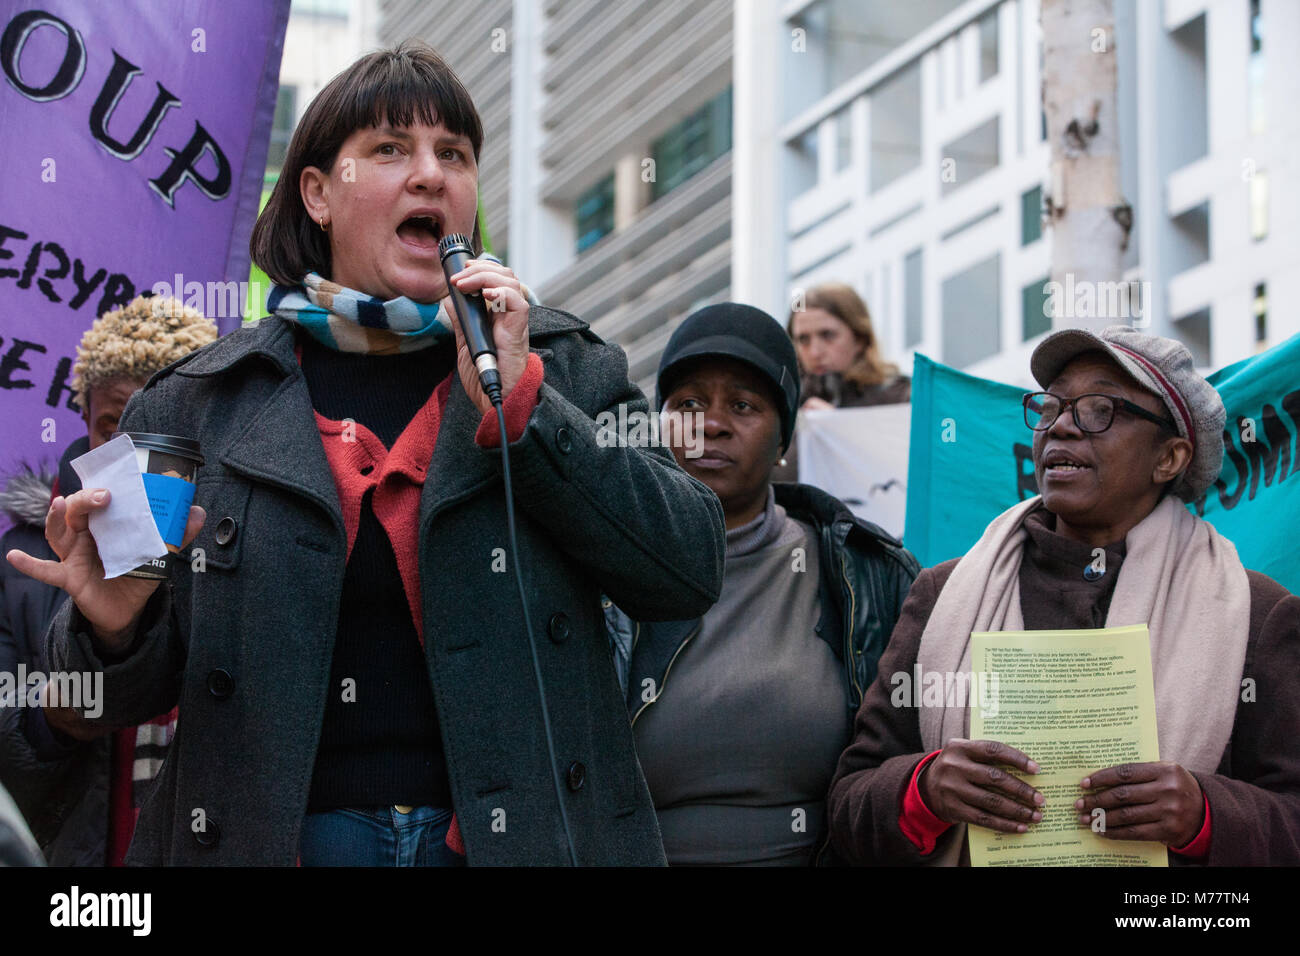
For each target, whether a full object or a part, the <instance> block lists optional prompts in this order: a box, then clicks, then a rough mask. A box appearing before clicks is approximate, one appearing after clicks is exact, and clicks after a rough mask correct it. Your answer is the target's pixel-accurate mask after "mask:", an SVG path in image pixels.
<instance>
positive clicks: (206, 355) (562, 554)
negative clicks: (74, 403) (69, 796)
mask: <svg viewBox="0 0 1300 956" xmlns="http://www.w3.org/2000/svg"><path fill="white" fill-rule="evenodd" d="M481 145H482V126H481V124H480V121H479V117H478V114H477V112H476V110H475V108H474V104H473V103H472V101H471V100H470V97H469V95H468V93H467V92H466V90H465V89H464V87H463V86H462V85H461V83H460V81H459V80H458V79H457V77H456V76H455V74H454V73H453V72H452V71H451V70H450V68H448V67H447V65H446V64H445V63H444V62H443V61H442V59H441V58H439V57H438V56H437V54H435V53H434V52H433V51H432V50H430V49H429V48H428V47H426V46H424V45H422V44H418V43H406V44H402V45H401V46H399V47H397V48H395V49H393V50H387V51H383V52H378V53H374V54H371V55H369V56H366V57H364V58H362V59H361V60H359V61H357V62H356V63H355V64H353V65H352V66H351V67H350V68H348V69H347V70H345V71H344V72H343V73H341V74H340V75H339V76H337V77H336V78H335V79H334V80H333V81H331V83H330V84H329V85H328V86H327V87H326V88H325V89H324V90H322V91H321V93H320V94H319V95H318V96H317V97H316V99H315V100H314V101H313V102H312V104H311V105H310V106H309V107H308V109H307V112H306V114H305V115H304V116H303V119H302V121H301V123H300V124H299V126H298V129H297V131H296V132H295V134H294V137H293V141H292V143H291V144H290V147H289V152H288V156H287V159H286V162H285V166H284V171H283V175H282V176H281V178H280V181H279V182H278V184H277V185H276V187H275V191H274V193H273V195H272V197H271V199H270V201H269V202H268V203H267V206H266V208H265V210H264V211H263V212H262V214H261V216H260V217H259V218H258V221H257V225H256V227H255V228H254V231H253V237H252V244H251V245H252V253H253V259H254V261H256V262H257V264H258V265H259V266H261V268H262V269H263V270H265V272H266V273H267V274H268V275H269V276H270V277H271V278H272V279H273V280H274V281H275V282H276V283H277V286H276V288H275V290H274V291H273V292H272V294H271V296H270V299H269V302H268V310H269V311H270V312H271V313H272V314H271V315H270V316H268V317H267V318H264V319H262V320H261V322H260V323H258V324H257V325H256V326H255V327H251V328H244V329H241V330H239V331H237V332H235V333H233V334H231V335H228V336H225V337H224V338H222V339H219V340H218V341H217V342H215V343H213V344H212V345H211V346H209V347H207V348H204V349H202V350H200V351H199V352H197V353H195V354H194V355H192V356H191V357H190V358H188V359H187V360H184V361H182V362H179V363H176V364H175V365H173V366H171V367H170V368H169V369H166V370H164V371H163V372H161V373H159V374H158V375H156V376H155V377H154V378H153V379H152V380H151V381H150V383H149V384H148V385H147V386H146V387H145V388H144V389H143V390H142V391H141V392H140V393H138V394H137V395H136V397H135V398H134V399H133V400H132V401H131V403H130V405H128V407H127V409H126V411H125V413H124V414H123V417H122V423H121V428H122V430H123V431H126V432H150V433H162V434H169V435H176V436H181V437H185V438H190V439H194V440H197V441H198V442H199V444H200V449H201V454H202V455H203V457H204V460H205V463H204V465H203V466H202V467H201V468H200V470H199V476H198V483H197V489H196V494H195V502H196V505H197V507H195V508H194V509H193V510H192V512H191V516H190V523H189V527H188V528H187V536H186V547H185V548H184V549H183V550H182V552H181V554H180V555H179V558H180V560H178V561H177V562H176V563H175V565H174V568H173V570H172V572H171V577H170V579H169V580H167V581H164V582H162V583H161V585H159V584H158V582H156V581H148V580H144V579H140V578H133V577H118V578H113V579H110V580H105V578H104V572H103V567H102V564H101V563H100V561H99V557H98V552H97V550H96V545H95V541H94V539H93V538H92V537H91V535H90V533H89V530H88V523H87V522H88V518H89V516H90V514H92V513H93V512H94V511H96V510H97V509H101V508H104V507H106V506H107V504H108V501H107V500H106V495H104V494H102V493H101V492H99V491H98V490H97V489H94V488H88V489H85V490H83V491H81V492H79V493H77V494H75V495H72V496H70V497H69V498H67V499H63V498H58V499H55V501H54V503H53V505H52V507H51V510H50V514H49V516H48V519H47V522H46V536H47V537H48V539H49V540H50V543H51V545H52V547H53V548H54V551H55V552H56V554H57V555H58V557H59V559H60V560H59V561H49V562H42V561H37V560H35V559H33V558H30V557H28V556H26V555H24V554H22V553H21V552H11V553H10V556H9V558H10V561H11V562H12V563H13V564H14V565H15V566H16V567H18V568H19V570H22V571H24V572H25V573H27V574H30V575H31V576H33V577H36V578H39V579H40V580H43V581H47V582H49V583H51V584H54V585H56V586H58V587H61V588H63V589H64V590H65V591H67V593H68V594H69V595H70V596H71V597H72V600H71V601H68V602H66V603H65V604H64V606H63V609H62V610H61V611H60V613H59V615H58V616H57V617H56V618H55V620H54V622H53V624H52V625H51V629H50V633H49V635H48V636H47V643H48V650H49V652H50V661H51V664H50V666H51V669H58V670H67V671H88V672H94V673H95V674H98V673H101V672H102V674H103V686H104V694H103V697H104V704H103V714H102V716H101V717H100V718H99V719H98V720H97V721H93V722H87V724H86V726H87V729H86V731H85V732H86V733H94V732H97V731H99V730H101V729H102V730H106V729H108V728H112V727H122V726H130V725H135V724H140V723H142V722H144V721H146V720H148V719H149V718H150V717H153V716H154V715H156V714H160V713H165V712H166V711H168V710H169V709H170V708H171V707H173V706H175V705H177V704H179V707H180V718H179V722H178V728H177V733H176V737H175V739H174V741H173V743H172V746H171V750H170V752H169V754H168V757H167V760H166V763H165V765H164V767H163V769H162V771H161V773H160V775H159V779H158V782H157V785H156V787H155V789H154V790H153V792H152V793H151V794H150V796H149V797H148V798H147V799H146V801H145V803H144V805H143V807H142V809H141V814H140V820H139V824H138V827H137V829H136V833H135V839H134V843H133V845H132V847H131V850H130V853H129V854H128V857H127V860H128V862H131V863H140V864H153V865H163V864H183V865H195V864H208V863H219V864H254V865H259V864H261V865H264V864H281V865H292V864H294V863H295V862H301V863H302V864H303V865H458V864H461V863H464V862H466V861H468V863H470V864H474V865H479V864H566V863H569V862H577V863H580V864H599V865H622V864H657V863H662V862H663V859H664V856H663V849H662V846H661V843H660V837H659V830H658V828H657V825H656V822H655V814H654V807H653V805H652V803H651V801H650V797H649V794H648V792H647V789H646V785H645V780H644V778H643V776H642V774H641V771H640V768H639V766H638V764H637V760H636V756H635V753H634V750H633V744H632V736H631V732H630V729H629V726H628V721H627V715H626V709H625V705H624V704H623V700H622V696H621V694H620V691H619V685H618V681H617V678H616V676H615V673H614V670H613V668H612V667H611V663H610V659H609V652H608V649H607V645H606V641H605V637H604V631H603V624H602V619H601V614H600V604H599V595H600V594H601V592H602V591H603V592H604V593H606V594H608V595H609V596H610V597H611V598H612V599H614V600H616V601H617V602H618V604H619V605H620V606H621V607H623V608H624V609H625V610H627V611H628V612H629V613H631V614H633V615H635V616H637V617H642V618H646V619H682V618H685V617H690V616H693V615H695V616H698V615H700V614H702V613H704V611H705V610H707V609H708V607H709V606H710V605H711V604H712V603H713V602H714V601H715V600H716V599H717V596H718V593H719V589H720V586H721V580H722V563H723V546H722V542H723V522H722V512H721V508H720V506H719V504H718V501H717V498H716V497H714V495H713V494H712V492H710V491H709V490H708V489H707V488H705V487H704V486H703V485H701V484H699V483H698V482H696V481H695V480H694V479H692V478H690V477H688V476H687V475H686V474H685V473H684V472H683V471H682V470H681V469H680V468H679V467H678V466H677V465H676V463H675V462H674V461H673V458H672V455H671V454H670V453H669V452H668V451H666V450H663V449H657V448H633V447H625V446H621V445H619V446H612V445H611V447H603V446H604V445H607V444H610V443H608V442H598V441H597V424H596V416H597V415H599V414H600V413H601V412H605V411H613V412H614V413H615V414H616V413H617V410H618V408H619V406H621V405H625V406H627V409H628V411H629V413H630V412H632V411H640V412H642V413H645V412H646V411H647V403H646V399H645V397H644V396H643V395H642V393H641V392H640V390H639V389H637V388H636V387H635V386H634V385H632V384H630V383H629V381H628V372H627V361H626V357H625V356H624V354H623V352H622V350H621V349H619V348H618V347H617V346H614V345H609V344H606V343H605V342H603V341H601V340H600V339H599V338H598V337H597V336H595V335H594V334H593V333H592V332H591V331H590V330H589V329H588V327H587V325H586V324H585V323H583V322H582V321H581V320H579V319H577V318H575V317H574V316H571V315H568V314H567V313H564V312H559V311H555V310H551V309H545V308H541V307H539V306H533V307H532V308H530V307H529V304H528V302H527V300H526V298H525V296H524V295H523V293H522V291H521V287H520V284H519V280H518V279H517V278H516V277H515V276H514V274H513V273H512V272H511V271H510V270H509V269H508V268H506V267H505V266H503V265H501V264H500V263H496V262H489V261H487V260H484V259H473V260H470V262H469V264H468V265H466V266H465V267H464V268H463V269H462V270H460V271H459V272H458V273H456V274H455V275H453V276H452V278H451V282H452V284H453V285H454V286H455V287H456V289H457V290H459V292H461V293H463V294H464V295H466V296H471V297H472V296H482V297H483V299H484V300H485V301H486V303H487V307H488V314H489V315H490V316H491V317H492V318H493V319H494V322H493V326H492V332H491V334H492V337H493V340H494V343H495V346H496V351H497V360H498V366H499V374H500V379H501V385H502V393H503V396H504V420H505V430H506V435H505V436H504V438H503V437H502V436H501V435H500V431H499V426H498V418H497V415H496V411H495V410H494V409H493V406H492V404H491V402H490V401H489V399H488V397H487V396H486V395H485V394H484V391H483V389H482V388H481V387H480V384H479V381H478V375H477V372H476V371H475V369H474V364H473V360H472V358H471V356H470V355H469V353H468V350H467V349H466V348H465V346H464V342H463V336H462V334H461V330H460V328H459V326H458V323H457V322H456V320H455V316H454V315H453V314H452V307H451V305H450V299H449V297H448V286H447V280H446V279H445V278H444V274H443V271H442V268H441V265H440V261H439V252H438V245H439V239H440V238H441V237H443V236H446V235H450V234H454V233H463V234H464V235H467V236H471V235H472V236H473V237H475V238H474V241H473V247H474V249H475V250H478V248H479V245H478V242H477V236H478V230H477V222H476V210H477V191H478V158H479V151H480V147H481ZM502 441H505V443H506V444H507V446H508V451H509V457H510V464H509V468H510V480H511V486H512V489H513V497H514V503H515V507H516V522H515V524H516V532H517V533H516V536H515V537H516V539H517V550H516V549H512V547H511V537H512V536H511V534H510V533H509V528H508V523H507V513H506V495H505V482H504V475H503V463H502V460H501V448H500V444H501V442H502ZM200 558H201V560H200ZM516 561H518V562H519V567H518V568H516V567H514V562H516ZM517 572H521V573H522V580H523V581H526V582H528V585H527V588H526V593H527V602H528V603H527V612H528V616H529V618H530V619H531V622H532V629H531V630H532V632H531V633H530V631H529V629H528V628H527V627H526V626H525V617H524V613H523V608H522V607H521V595H520V591H519V590H517V589H516V573H517ZM534 639H535V642H534ZM530 643H532V644H533V647H535V650H534V649H533V648H530ZM540 685H544V688H545V696H542V695H541V693H539V686H540ZM96 725H97V726H96Z"/></svg>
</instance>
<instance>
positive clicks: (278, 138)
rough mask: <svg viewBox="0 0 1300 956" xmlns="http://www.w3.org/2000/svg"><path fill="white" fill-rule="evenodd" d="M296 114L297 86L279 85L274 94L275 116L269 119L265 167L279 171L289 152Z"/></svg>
mask: <svg viewBox="0 0 1300 956" xmlns="http://www.w3.org/2000/svg"><path fill="white" fill-rule="evenodd" d="M297 115H298V87H296V86H281V87H280V89H279V91H278V92H277V93H276V95H275V116H274V117H273V118H272V120H271V144H270V146H269V147H268V148H267V151H266V168H267V169H268V170H273V171H277V172H278V171H279V169H280V167H282V166H283V165H284V157H285V155H286V154H287V153H288V152H289V140H290V139H291V138H292V137H293V127H294V120H295V118H296V117H297Z"/></svg>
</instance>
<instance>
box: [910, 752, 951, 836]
mask: <svg viewBox="0 0 1300 956" xmlns="http://www.w3.org/2000/svg"><path fill="white" fill-rule="evenodd" d="M940 753H941V751H939V750H936V751H934V753H931V754H928V755H927V756H926V757H925V759H924V760H922V761H921V762H920V763H918V764H917V765H916V769H915V770H913V771H912V780H911V782H910V783H909V784H908V785H907V792H906V793H905V794H903V812H902V813H900V814H899V815H898V829H900V830H902V831H903V836H905V837H907V838H908V839H909V840H911V841H912V843H913V845H915V847H916V848H917V849H918V850H920V851H921V853H922V854H926V853H933V852H934V844H935V842H936V841H937V840H938V839H939V837H941V836H943V834H944V831H946V830H947V829H948V827H950V826H952V824H950V823H947V822H945V821H943V820H940V819H939V818H938V817H936V816H935V815H934V814H933V813H931V812H930V808H929V807H927V806H926V805H925V801H924V800H922V799H921V788H920V786H918V785H917V782H916V781H917V779H918V778H919V777H920V776H921V771H922V770H924V769H925V765H926V764H928V763H929V762H930V761H931V760H933V759H934V758H935V757H937V756H939V754H940Z"/></svg>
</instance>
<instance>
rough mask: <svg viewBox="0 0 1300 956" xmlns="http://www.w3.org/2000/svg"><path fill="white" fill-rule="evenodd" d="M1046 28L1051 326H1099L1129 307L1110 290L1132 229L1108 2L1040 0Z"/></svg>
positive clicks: (1112, 15) (1111, 12) (1126, 315)
mask: <svg viewBox="0 0 1300 956" xmlns="http://www.w3.org/2000/svg"><path fill="white" fill-rule="evenodd" d="M1042 28H1043V111H1044V112H1045V114H1046V116H1047V140H1048V143H1049V144H1050V146H1051V156H1052V160H1051V175H1050V178H1049V182H1048V184H1047V188H1046V190H1045V192H1046V197H1045V202H1044V205H1045V207H1046V215H1047V222H1048V226H1049V227H1050V229H1051V242H1052V276H1051V278H1052V283H1053V285H1052V286H1050V287H1049V291H1050V292H1051V296H1050V298H1049V300H1048V301H1049V306H1050V307H1051V309H1052V312H1053V315H1052V327H1053V329H1061V328H1090V329H1101V328H1105V327H1106V326H1108V325H1114V324H1116V323H1118V322H1125V321H1127V319H1128V318H1129V316H1130V315H1131V314H1132V312H1131V309H1130V308H1122V309H1121V310H1119V314H1117V310H1116V309H1115V308H1114V304H1115V303H1116V302H1117V299H1118V298H1119V297H1118V296H1117V295H1115V294H1111V290H1113V289H1115V288H1116V287H1117V284H1118V283H1119V280H1120V274H1121V259H1122V256H1123V253H1124V250H1125V248H1126V247H1127V246H1128V234H1129V229H1130V228H1131V227H1132V210H1131V209H1130V207H1129V205H1128V204H1127V203H1126V202H1125V201H1124V197H1123V195H1122V194H1121V192H1120V181H1119V114H1118V111H1117V108H1116V102H1115V85H1116V69H1115V40H1114V31H1115V11H1114V4H1113V0H1042ZM1111 283H1115V284H1116V285H1111ZM1126 291H1127V290H1125V292H1126ZM1120 301H1123V302H1124V303H1125V305H1129V303H1128V302H1127V298H1126V297H1125V298H1124V299H1122V300H1120ZM1108 304H1109V305H1108ZM1136 307H1137V303H1136V302H1134V303H1132V304H1131V308H1136Z"/></svg>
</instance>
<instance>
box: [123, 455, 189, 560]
mask: <svg viewBox="0 0 1300 956" xmlns="http://www.w3.org/2000/svg"><path fill="white" fill-rule="evenodd" d="M125 434H126V435H127V436H129V437H130V439H131V443H132V444H133V445H135V456H136V460H137V461H138V462H139V464H140V473H141V477H142V478H143V479H144V491H145V495H146V496H148V498H149V509H150V510H151V511H152V512H153V520H154V523H155V524H156V525H157V526H158V533H159V534H160V535H162V539H163V543H164V544H166V545H167V553H166V554H164V555H162V556H161V557H157V558H154V559H153V560H152V561H149V562H147V563H145V564H142V565H140V566H139V567H138V568H136V569H134V570H132V571H127V572H126V576H127V577H132V578H154V579H161V578H166V577H167V576H168V575H170V574H171V568H172V564H173V563H174V560H175V559H174V558H173V555H175V554H176V553H177V552H179V551H180V549H181V542H182V541H184V540H185V525H186V524H187V523H188V522H189V517H190V505H192V504H193V503H194V481H195V478H196V476H197V473H198V470H199V466H200V465H202V464H203V456H202V455H201V454H199V443H198V442H196V441H194V440H193V439H191V438H181V437H179V436H177V435H155V434H150V433H148V432H126V433H125Z"/></svg>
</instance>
